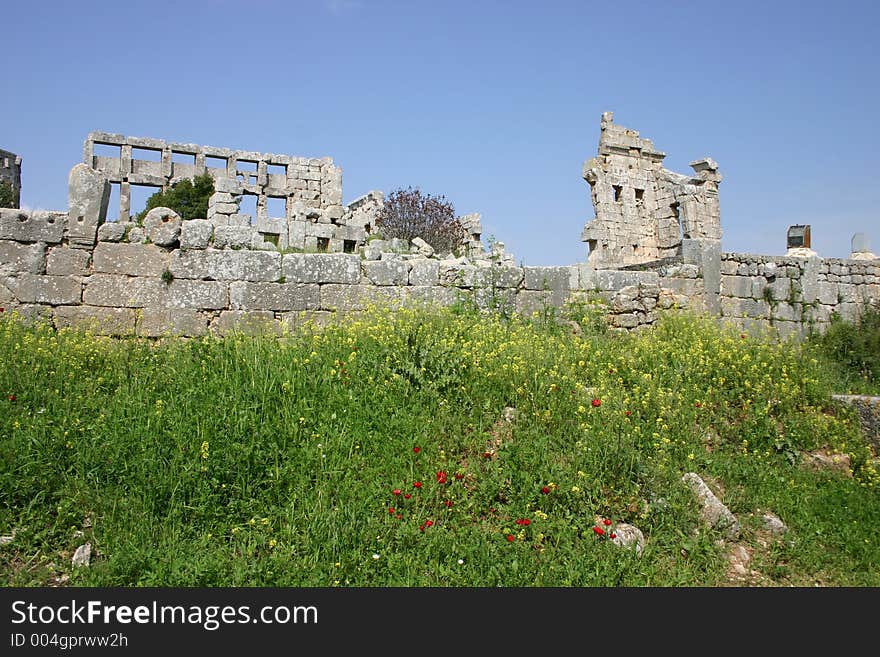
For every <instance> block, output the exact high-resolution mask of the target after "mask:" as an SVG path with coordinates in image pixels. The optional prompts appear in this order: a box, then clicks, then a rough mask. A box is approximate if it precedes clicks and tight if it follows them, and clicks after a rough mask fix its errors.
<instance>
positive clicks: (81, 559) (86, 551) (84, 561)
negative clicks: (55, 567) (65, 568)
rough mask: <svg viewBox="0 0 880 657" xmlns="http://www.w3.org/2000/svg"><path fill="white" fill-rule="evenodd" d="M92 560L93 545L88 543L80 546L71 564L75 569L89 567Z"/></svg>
mask: <svg viewBox="0 0 880 657" xmlns="http://www.w3.org/2000/svg"><path fill="white" fill-rule="evenodd" d="M91 558H92V544H91V543H86V544H85V545H80V546H79V547H78V548H76V551H75V552H74V553H73V558H72V559H71V560H70V563H71V565H73V566H74V567H75V568H79V567H82V566H88V565H89V562H90V561H91Z"/></svg>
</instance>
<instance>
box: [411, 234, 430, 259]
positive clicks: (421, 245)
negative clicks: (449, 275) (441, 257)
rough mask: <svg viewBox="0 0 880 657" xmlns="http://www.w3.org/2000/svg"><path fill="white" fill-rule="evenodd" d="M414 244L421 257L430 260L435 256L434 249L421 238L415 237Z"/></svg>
mask: <svg viewBox="0 0 880 657" xmlns="http://www.w3.org/2000/svg"><path fill="white" fill-rule="evenodd" d="M412 244H413V246H414V247H416V250H417V251H418V253H419V255H420V256H423V257H425V258H430V257H431V256H432V255H434V247H433V246H431V245H430V244H428V243H427V242H426V241H425V240H423V239H422V238H421V237H414V238H413V239H412Z"/></svg>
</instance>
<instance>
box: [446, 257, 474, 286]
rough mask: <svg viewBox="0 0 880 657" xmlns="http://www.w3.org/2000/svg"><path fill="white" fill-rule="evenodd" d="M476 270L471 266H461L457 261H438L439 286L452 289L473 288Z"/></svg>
mask: <svg viewBox="0 0 880 657" xmlns="http://www.w3.org/2000/svg"><path fill="white" fill-rule="evenodd" d="M476 271H477V268H476V267H474V266H473V265H468V264H461V263H460V262H458V261H449V260H441V261H440V270H439V277H440V284H441V285H451V286H454V287H473V286H474V285H475V282H476Z"/></svg>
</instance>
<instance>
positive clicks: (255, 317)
mask: <svg viewBox="0 0 880 657" xmlns="http://www.w3.org/2000/svg"><path fill="white" fill-rule="evenodd" d="M215 327H216V329H217V332H218V333H219V334H220V335H230V334H232V333H243V334H245V335H264V334H271V335H280V334H281V323H280V322H279V321H278V320H276V319H275V313H273V312H272V311H270V310H251V311H247V310H224V311H223V312H222V313H220V317H219V318H218V319H217V322H216V326H215Z"/></svg>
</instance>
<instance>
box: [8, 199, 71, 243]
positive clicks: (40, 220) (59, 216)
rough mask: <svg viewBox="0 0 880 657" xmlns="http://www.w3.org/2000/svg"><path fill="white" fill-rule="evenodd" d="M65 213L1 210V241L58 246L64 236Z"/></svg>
mask: <svg viewBox="0 0 880 657" xmlns="http://www.w3.org/2000/svg"><path fill="white" fill-rule="evenodd" d="M66 219H67V215H66V213H64V212H45V211H27V210H11V209H6V208H0V240H15V241H17V242H45V243H47V244H57V243H58V242H60V241H61V238H62V237H63V236H64V228H65V225H66Z"/></svg>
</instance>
